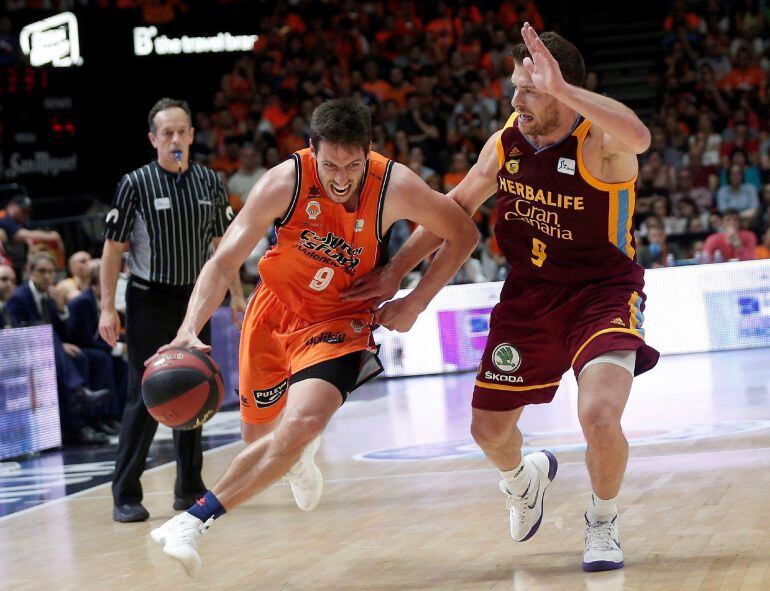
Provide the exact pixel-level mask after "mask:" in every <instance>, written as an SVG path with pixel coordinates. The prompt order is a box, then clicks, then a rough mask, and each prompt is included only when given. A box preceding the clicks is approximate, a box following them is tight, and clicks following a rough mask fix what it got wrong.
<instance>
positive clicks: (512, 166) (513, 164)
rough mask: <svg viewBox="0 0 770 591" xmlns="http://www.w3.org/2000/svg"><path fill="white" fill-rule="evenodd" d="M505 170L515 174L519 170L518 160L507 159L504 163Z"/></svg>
mask: <svg viewBox="0 0 770 591" xmlns="http://www.w3.org/2000/svg"><path fill="white" fill-rule="evenodd" d="M505 170H507V171H508V172H509V173H510V174H516V173H517V172H519V160H509V161H508V162H506V163H505Z"/></svg>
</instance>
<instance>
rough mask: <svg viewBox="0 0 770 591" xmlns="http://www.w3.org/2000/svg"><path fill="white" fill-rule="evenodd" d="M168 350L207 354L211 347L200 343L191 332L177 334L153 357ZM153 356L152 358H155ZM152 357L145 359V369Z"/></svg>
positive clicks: (159, 348)
mask: <svg viewBox="0 0 770 591" xmlns="http://www.w3.org/2000/svg"><path fill="white" fill-rule="evenodd" d="M169 349H192V350H193V351H201V352H202V353H208V352H209V351H211V347H210V346H209V345H207V344H206V343H204V342H203V341H201V340H200V339H199V338H198V337H197V336H195V335H194V334H193V333H191V332H185V333H177V335H176V338H175V339H174V340H173V341H171V342H170V343H169V344H168V345H163V346H162V347H158V350H157V351H155V355H158V354H159V353H163V352H165V351H168V350H169ZM155 355H153V356H152V357H155ZM152 357H150V358H149V359H145V361H144V365H145V367H146V366H147V365H148V364H149V363H150V359H152Z"/></svg>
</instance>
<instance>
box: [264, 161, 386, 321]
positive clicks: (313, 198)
mask: <svg viewBox="0 0 770 591" xmlns="http://www.w3.org/2000/svg"><path fill="white" fill-rule="evenodd" d="M292 158H293V159H294V163H295V167H296V173H297V181H296V187H295V191H294V197H293V199H292V201H291V205H290V206H289V210H288V211H287V212H286V215H285V217H284V218H283V219H282V220H278V221H277V222H276V230H277V236H278V241H277V243H276V245H275V246H273V247H272V248H271V249H270V250H268V251H267V253H265V256H264V257H262V260H261V261H260V262H259V274H260V276H261V277H262V281H263V282H264V284H265V287H266V288H267V289H269V290H270V291H272V292H273V293H274V294H275V295H276V296H277V297H278V299H279V300H280V301H281V303H283V304H284V305H285V306H286V307H287V308H288V309H289V310H291V311H292V312H294V313H295V314H296V315H297V316H299V317H300V318H303V319H305V320H307V321H313V322H318V321H322V320H328V319H331V318H339V317H344V316H349V315H351V314H352V315H356V314H358V313H361V312H362V311H367V310H369V308H370V307H371V305H372V301H371V300H370V301H362V302H342V301H341V300H340V293H341V292H343V291H344V290H346V289H348V288H349V287H350V286H351V284H352V283H353V282H354V281H355V280H356V279H358V278H360V277H363V276H364V275H366V274H367V273H369V272H371V271H372V270H373V269H374V268H375V267H377V266H379V265H380V264H383V263H384V262H385V261H386V259H387V249H388V244H387V241H386V240H385V237H384V236H383V235H382V227H381V224H382V220H381V217H382V207H383V203H384V198H385V193H386V191H387V188H388V180H389V178H390V171H391V168H392V166H393V161H392V160H389V159H388V158H386V157H384V156H382V155H380V154H378V153H376V152H370V153H369V160H368V162H367V165H366V168H365V170H364V176H363V179H362V182H361V188H360V197H359V201H358V209H357V210H356V211H351V212H349V211H347V210H346V209H345V208H344V207H343V206H342V205H341V204H339V203H335V202H334V201H332V200H331V199H329V197H328V196H327V195H326V190H325V189H324V188H323V186H322V184H321V182H320V180H319V179H318V173H317V170H316V161H315V158H313V156H312V155H311V152H310V149H309V148H307V149H305V150H300V151H298V152H295V153H294V154H292Z"/></svg>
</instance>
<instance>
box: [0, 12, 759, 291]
mask: <svg viewBox="0 0 770 591" xmlns="http://www.w3.org/2000/svg"><path fill="white" fill-rule="evenodd" d="M100 4H105V5H110V4H111V3H110V2H107V1H105V2H100ZM167 4H173V7H172V8H173V10H172V13H170V16H169V18H173V12H174V11H176V12H177V13H178V12H180V11H183V9H184V8H185V6H186V5H189V4H190V3H189V2H187V3H186V2H183V1H180V2H172V3H169V2H149V3H147V2H141V1H140V0H135V1H132V2H131V1H126V2H118V3H117V4H115V6H117V7H118V8H126V9H132V8H133V9H136V8H137V7H140V6H141V7H144V6H145V5H152V6H155V7H156V8H157V7H159V6H161V5H164V6H165V5H167ZM192 4H193V5H194V4H195V3H192ZM261 7H262V8H263V9H264V10H263V11H262V15H263V16H261V17H260V19H259V22H258V23H256V25H255V26H256V29H257V30H259V31H260V32H261V35H260V38H259V41H258V42H257V44H256V46H255V48H254V51H253V52H252V53H250V54H248V55H243V56H240V57H237V58H235V59H234V60H233V63H232V67H231V69H229V71H226V72H224V73H223V75H222V77H221V82H220V84H219V86H218V87H217V88H213V89H212V92H211V95H210V102H209V103H208V104H199V105H196V107H197V108H196V112H195V114H194V122H193V123H194V126H195V128H196V136H195V144H194V146H193V150H192V153H193V157H194V158H196V159H197V160H199V161H201V162H203V163H206V164H207V165H209V166H211V167H212V168H214V169H215V170H217V171H218V172H219V173H220V174H221V175H222V177H223V179H224V180H225V183H226V186H227V188H228V191H229V193H230V200H231V203H232V205H233V207H234V208H235V209H236V210H238V209H240V208H241V207H242V206H243V204H244V202H245V200H246V199H247V197H248V193H249V191H250V189H251V187H252V186H253V185H254V183H255V182H256V181H257V180H258V179H259V178H260V176H261V175H262V174H264V172H265V171H266V170H267V169H268V168H270V167H272V166H275V165H276V164H277V163H279V162H281V161H282V160H283V159H284V158H286V156H287V155H288V154H290V153H291V152H293V151H295V150H298V149H301V148H303V147H305V146H306V145H307V143H308V134H309V120H310V114H311V113H312V111H313V109H314V108H315V107H316V106H317V105H318V104H319V103H320V102H322V101H323V100H325V99H327V98H331V97H338V96H349V95H352V96H357V97H359V98H360V99H361V100H363V101H365V102H366V103H367V104H369V105H370V106H371V108H372V114H373V122H374V149H375V150H377V151H378V152H381V153H383V154H385V155H387V156H390V157H392V158H394V159H396V160H397V161H399V162H402V163H404V164H406V165H407V166H409V167H410V168H412V170H414V171H415V172H416V173H417V174H419V175H420V176H421V177H422V178H423V179H424V180H425V181H426V182H427V183H428V184H429V185H430V186H432V187H434V188H435V189H436V190H438V191H441V192H448V191H450V190H451V189H452V188H453V187H454V186H456V185H457V184H458V183H459V182H460V181H461V180H462V178H463V177H464V176H465V174H466V173H467V172H468V170H469V167H470V166H471V165H472V164H473V162H475V160H476V158H477V155H478V152H479V150H480V149H481V147H482V145H483V143H484V141H485V140H486V139H487V138H488V137H489V135H490V134H491V133H493V132H494V131H495V130H497V129H499V128H500V127H501V126H502V125H503V124H504V123H505V121H506V120H507V118H508V117H509V116H510V114H511V105H510V97H511V94H512V88H511V84H510V75H511V71H512V67H513V64H512V60H511V50H512V48H513V46H514V45H515V44H516V43H518V42H519V41H520V37H519V35H518V30H519V28H520V25H521V24H522V23H523V22H524V21H529V22H530V23H532V24H533V26H534V27H535V28H536V29H537V30H540V31H542V30H547V29H549V28H551V26H552V23H549V22H548V21H547V20H545V19H544V15H543V14H541V12H540V11H539V10H538V6H537V5H536V3H535V2H533V1H532V0H505V1H486V0H475V1H474V0H454V1H452V2H436V3H425V2H417V1H415V0H384V1H371V0H370V1H359V2H354V1H352V0H326V1H325V2H317V1H313V0H293V1H278V2H276V3H274V4H264V3H263V4H261ZM156 16H157V15H156ZM145 18H149V17H147V15H145ZM661 28H662V37H661V60H660V67H659V68H657V73H656V74H655V76H654V79H653V80H651V81H650V82H651V84H654V85H655V86H656V87H657V88H659V98H658V102H657V108H656V112H655V115H654V116H653V118H652V120H650V121H648V124H649V125H650V128H651V132H652V146H651V148H650V149H649V150H648V151H647V152H646V153H645V154H643V155H642V156H641V158H640V171H639V181H638V191H637V199H636V209H635V216H634V223H635V227H636V230H637V253H638V260H639V262H640V263H641V264H642V265H644V266H645V267H648V268H652V267H657V266H670V265H674V264H685V263H701V262H719V261H728V260H734V259H740V260H745V259H752V258H766V257H770V231H768V229H769V227H770V155H769V149H770V112H769V109H768V101H769V100H770V98H769V97H768V93H767V75H768V68H770V40H768V39H770V38H769V37H768V35H767V33H768V30H769V28H770V9H768V8H767V7H766V6H765V2H763V1H761V0H759V1H753V0H735V1H732V2H727V1H720V0H699V1H691V2H688V1H687V0H672V2H671V4H670V9H669V12H668V14H667V15H666V17H665V19H664V21H663V22H662V23H661ZM590 65H591V64H590V63H589V73H588V76H587V80H586V85H587V86H588V87H589V89H591V90H595V91H597V92H601V91H602V89H601V83H600V79H599V77H597V75H596V72H592V71H590ZM17 205H18V204H17ZM9 208H10V209H9V210H8V211H5V213H2V212H0V239H3V240H4V241H5V242H6V244H8V245H10V247H11V249H13V248H14V245H16V244H18V243H29V244H32V243H36V244H38V245H40V244H43V245H47V247H48V248H50V249H51V250H52V252H54V254H55V255H56V260H57V266H58V267H59V268H63V267H64V261H65V259H66V256H67V253H64V252H63V245H61V244H57V238H56V237H55V236H30V235H29V234H28V232H30V231H31V230H26V232H27V234H25V229H24V228H21V229H22V232H21V234H15V238H14V237H12V236H9V234H8V233H9V231H10V232H14V233H15V232H17V231H18V230H17V229H16V228H15V227H10V229H9V228H8V227H5V228H4V227H3V216H4V215H5V218H6V219H7V218H9V217H10V218H11V219H13V218H17V219H19V220H21V219H22V218H23V215H22V214H20V213H19V211H18V208H17V209H16V210H14V207H13V204H11V205H9ZM494 215H495V204H494V199H490V200H489V201H488V202H487V203H486V204H485V206H484V207H482V208H481V209H480V210H479V212H478V213H477V214H476V216H475V221H476V223H477V225H478V228H479V233H480V236H481V240H480V243H479V247H478V248H477V250H476V252H475V253H474V255H473V257H472V259H470V260H469V261H468V263H467V264H466V265H465V266H464V267H463V269H461V271H460V272H459V273H458V275H457V276H456V277H455V278H454V280H453V282H455V283H465V282H483V281H494V280H498V279H501V278H502V277H504V276H505V273H506V265H505V261H504V259H503V257H502V256H501V253H500V251H499V249H498V247H497V245H496V243H495V241H494V237H493V235H492V231H491V225H492V224H493V220H494ZM16 225H18V226H20V227H21V226H23V224H22V223H17V224H16ZM411 230H412V228H411V227H410V226H409V225H408V224H407V223H406V222H400V223H399V224H397V225H396V227H395V228H394V229H393V233H392V239H391V249H392V250H393V251H395V250H397V249H398V248H399V247H400V246H401V245H402V244H403V242H404V241H405V240H406V239H407V238H408V236H409V234H410V232H411ZM271 239H272V237H271V236H269V235H268V236H266V237H265V238H264V240H263V241H262V242H261V243H260V245H259V247H258V248H257V250H256V251H255V253H254V255H253V256H252V257H251V259H250V260H249V261H248V262H247V264H246V265H245V267H244V279H245V280H246V282H247V283H249V282H251V283H254V282H256V281H257V280H258V277H257V269H256V263H257V261H258V259H259V257H260V256H261V253H263V252H264V250H265V249H266V248H268V247H269V245H270V242H271ZM59 240H60V239H59ZM0 256H2V254H1V252H0ZM17 268H19V267H18V266H17ZM418 279H419V270H416V272H415V273H414V274H413V275H411V276H410V277H409V278H408V279H407V284H410V283H413V282H415V281H417V280H418Z"/></svg>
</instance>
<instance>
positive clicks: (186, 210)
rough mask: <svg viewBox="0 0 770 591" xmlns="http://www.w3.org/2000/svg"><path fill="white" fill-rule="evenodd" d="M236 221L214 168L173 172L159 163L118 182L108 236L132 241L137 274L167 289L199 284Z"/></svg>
mask: <svg viewBox="0 0 770 591" xmlns="http://www.w3.org/2000/svg"><path fill="white" fill-rule="evenodd" d="M232 218H233V210H232V208H231V207H230V205H229V203H228V200H227V194H226V193H225V188H224V186H223V184H222V181H221V180H220V178H219V176H218V175H217V174H216V173H215V172H214V171H213V170H211V169H208V168H205V167H203V166H200V165H199V164H197V163H191V164H190V167H189V168H188V169H187V171H186V172H184V173H181V174H176V173H172V172H168V171H167V170H165V169H163V168H162V167H161V166H160V165H158V163H157V161H155V162H152V163H150V164H147V165H145V166H142V167H141V168H137V169H136V170H134V171H133V172H129V173H128V174H127V175H125V176H123V178H122V179H120V182H119V183H118V188H117V190H116V191H115V197H114V198H113V201H112V209H110V211H109V213H108V214H107V219H106V224H107V227H106V230H105V233H104V237H105V238H108V239H110V240H115V241H116V242H126V241H129V242H130V250H129V259H128V265H129V271H130V272H131V274H132V275H134V276H136V277H139V278H140V279H144V280H145V281H151V282H153V283H161V284H164V285H190V284H192V283H195V280H196V279H197V278H198V273H200V270H201V268H202V267H203V264H204V263H205V262H206V259H207V258H208V255H209V245H210V244H211V240H212V238H214V237H219V236H222V235H223V234H224V233H225V230H226V229H227V226H228V224H229V223H230V220H231V219H232Z"/></svg>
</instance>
